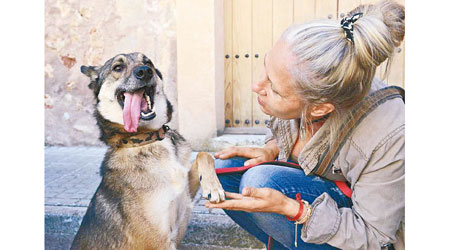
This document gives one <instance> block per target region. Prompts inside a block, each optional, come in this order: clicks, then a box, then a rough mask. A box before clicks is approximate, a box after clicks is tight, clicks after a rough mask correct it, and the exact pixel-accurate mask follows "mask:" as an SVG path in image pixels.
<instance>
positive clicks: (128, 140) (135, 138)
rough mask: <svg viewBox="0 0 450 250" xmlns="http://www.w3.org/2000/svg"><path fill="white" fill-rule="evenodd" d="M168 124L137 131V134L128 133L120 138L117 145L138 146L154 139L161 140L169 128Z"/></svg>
mask: <svg viewBox="0 0 450 250" xmlns="http://www.w3.org/2000/svg"><path fill="white" fill-rule="evenodd" d="M169 129H170V128H169V126H167V125H163V126H162V127H161V128H160V129H159V130H157V131H151V132H144V133H139V134H137V135H130V136H127V137H123V138H121V140H120V141H119V142H118V144H117V147H127V148H131V147H139V146H143V145H147V144H150V143H153V142H155V141H162V140H163V139H164V138H165V134H166V132H167V131H168V130H169Z"/></svg>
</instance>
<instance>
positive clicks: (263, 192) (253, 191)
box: [205, 187, 300, 217]
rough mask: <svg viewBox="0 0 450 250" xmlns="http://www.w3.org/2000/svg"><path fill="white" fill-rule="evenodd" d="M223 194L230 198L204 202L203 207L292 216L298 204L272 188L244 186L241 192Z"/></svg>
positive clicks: (297, 208) (296, 210) (296, 211)
mask: <svg viewBox="0 0 450 250" xmlns="http://www.w3.org/2000/svg"><path fill="white" fill-rule="evenodd" d="M225 196H226V197H227V198H230V199H229V200H225V201H223V202H221V203H217V204H214V203H210V202H206V204H205V207H207V208H222V209H227V210H239V211H245V212H265V213H277V214H282V215H287V216H289V217H294V216H295V215H296V214H297V213H298V210H299V206H300V205H299V204H298V202H297V201H295V200H293V199H291V198H289V197H287V196H285V195H284V194H283V193H281V192H279V191H277V190H275V189H272V188H253V187H246V188H244V189H243V190H242V194H237V193H229V192H225Z"/></svg>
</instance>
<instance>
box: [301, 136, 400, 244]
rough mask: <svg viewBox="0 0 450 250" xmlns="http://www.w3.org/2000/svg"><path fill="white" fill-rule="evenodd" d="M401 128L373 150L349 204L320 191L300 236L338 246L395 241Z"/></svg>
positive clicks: (398, 200) (397, 217)
mask: <svg viewBox="0 0 450 250" xmlns="http://www.w3.org/2000/svg"><path fill="white" fill-rule="evenodd" d="M404 145H405V141H404V133H403V130H402V131H400V132H399V133H398V134H397V135H395V136H393V137H391V138H390V139H389V140H387V141H386V143H384V145H382V146H381V147H380V148H378V149H377V150H376V151H374V152H373V154H372V156H371V157H370V158H369V159H368V161H367V163H366V167H365V169H364V171H363V173H362V174H361V176H360V177H359V179H358V181H357V182H356V183H355V185H354V187H353V195H352V201H353V207H352V208H338V207H337V204H336V202H335V201H334V200H333V199H332V198H331V197H330V196H329V195H328V194H327V193H323V194H322V195H321V196H319V197H318V198H317V199H316V200H315V201H314V202H313V204H312V205H313V212H312V216H311V217H310V219H309V220H308V221H307V222H306V224H305V225H304V226H303V228H302V236H301V237H302V239H303V240H304V241H305V242H309V243H318V244H321V243H328V244H330V245H332V246H335V247H338V248H342V249H380V247H381V246H382V245H384V244H386V243H393V242H395V241H396V232H397V230H398V227H399V226H400V223H401V220H402V219H403V217H404V208H405V197H404V195H405V192H404V188H405V186H404V185H405V176H404V174H405V171H404V164H405V163H404V156H405V151H404Z"/></svg>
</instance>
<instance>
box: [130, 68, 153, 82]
mask: <svg viewBox="0 0 450 250" xmlns="http://www.w3.org/2000/svg"><path fill="white" fill-rule="evenodd" d="M133 74H134V76H135V77H136V78H137V79H139V80H143V79H148V78H150V77H151V76H152V74H153V72H152V70H151V69H150V67H148V66H139V67H136V68H135V69H134V70H133Z"/></svg>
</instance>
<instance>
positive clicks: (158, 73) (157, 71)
mask: <svg viewBox="0 0 450 250" xmlns="http://www.w3.org/2000/svg"><path fill="white" fill-rule="evenodd" d="M155 71H156V74H157V75H158V77H159V79H161V81H162V79H163V77H162V74H161V72H160V71H159V69H157V68H155Z"/></svg>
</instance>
